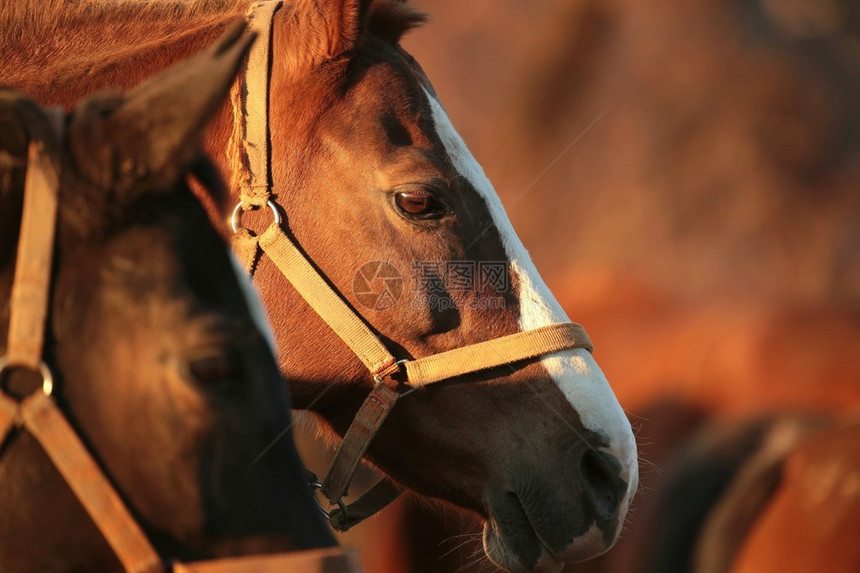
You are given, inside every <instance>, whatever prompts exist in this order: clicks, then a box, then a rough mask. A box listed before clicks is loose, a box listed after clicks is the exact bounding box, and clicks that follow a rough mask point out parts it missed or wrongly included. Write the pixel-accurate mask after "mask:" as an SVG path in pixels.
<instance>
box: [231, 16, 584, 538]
mask: <svg viewBox="0 0 860 573" xmlns="http://www.w3.org/2000/svg"><path fill="white" fill-rule="evenodd" d="M280 5H281V1H280V0H277V1H268V2H267V1H262V2H257V3H255V4H254V5H253V6H252V8H251V10H250V11H249V12H248V15H247V18H248V21H249V22H250V25H251V27H252V29H254V30H255V31H256V32H257V33H258V34H259V35H260V39H259V40H258V41H257V44H256V45H255V48H254V49H253V50H252V51H251V53H250V54H249V61H248V64H247V66H246V68H245V71H244V72H243V73H242V74H241V75H240V78H239V80H238V82H237V84H236V88H235V89H234V94H237V96H238V97H234V98H233V106H234V110H233V111H234V113H233V116H234V120H235V121H236V122H237V124H236V125H234V136H233V139H232V140H231V147H238V149H231V151H230V154H231V156H234V157H235V156H238V157H240V158H242V159H241V166H240V171H244V170H247V172H248V173H241V172H240V175H241V178H240V181H239V184H238V187H239V190H240V194H241V201H240V202H239V204H238V205H237V206H236V208H235V210H234V211H233V217H232V221H231V223H232V227H233V232H234V235H233V249H234V251H235V252H236V255H237V257H238V258H239V260H240V262H241V263H242V265H243V267H244V268H245V270H246V271H247V272H248V273H249V274H251V275H253V273H254V269H255V266H256V263H257V260H258V258H259V256H260V254H261V253H265V254H266V255H268V257H269V258H270V259H271V261H272V262H273V263H274V264H275V266H277V268H278V269H279V270H280V271H281V273H282V274H283V275H284V277H286V279H287V280H288V281H289V282H290V284H292V285H293V287H294V288H295V289H296V291H297V292H298V293H299V295H300V296H301V297H302V298H303V299H304V300H305V302H307V303H308V305H310V307H311V308H312V309H313V310H314V312H316V313H317V314H318V315H319V316H320V317H321V318H322V319H323V320H324V321H325V322H326V324H328V325H329V327H331V329H332V330H333V331H334V332H335V333H336V334H337V335H338V336H339V337H340V338H341V340H343V341H344V343H346V345H347V346H348V347H349V348H350V349H351V350H352V352H353V353H354V354H355V355H356V356H357V357H358V358H359V359H360V360H361V362H362V363H363V364H364V365H365V367H366V368H367V369H368V371H369V372H370V374H371V376H372V377H373V379H374V380H375V382H376V385H375V387H374V389H373V390H372V391H371V393H370V394H369V395H368V397H367V398H366V399H365V401H364V403H363V404H362V406H361V408H360V409H359V411H358V413H357V414H356V417H355V419H354V420H353V422H352V424H351V425H350V427H349V429H348V430H347V432H346V434H345V435H344V439H343V441H342V442H341V445H340V447H339V448H338V451H337V453H336V454H335V458H334V460H333V462H332V465H331V467H330V468H329V471H328V472H327V474H326V476H325V478H324V479H323V480H322V482H321V483H320V482H316V480H315V479H314V480H313V483H312V485H314V486H315V487H318V488H319V489H320V490H321V491H322V492H323V494H324V495H325V496H326V498H327V499H328V500H329V502H330V503H331V504H332V505H333V506H336V508H335V509H334V510H332V511H331V512H327V511H325V510H324V513H325V515H326V517H327V518H328V519H329V522H330V523H331V524H332V526H333V527H335V529H338V530H341V531H345V530H346V529H349V528H350V527H352V526H353V525H355V524H356V523H358V522H360V521H361V520H363V519H365V518H366V517H368V516H370V515H372V514H373V513H376V512H377V511H379V510H380V509H381V508H382V507H384V506H385V505H387V504H388V503H390V502H391V501H393V500H394V499H395V498H396V497H397V495H398V494H399V492H400V488H398V487H397V486H396V485H395V484H393V483H392V482H390V481H389V480H383V481H382V482H380V483H379V484H377V485H376V486H374V487H373V488H372V489H371V490H369V491H368V492H367V493H366V494H365V495H363V496H362V497H361V498H359V499H358V500H357V501H355V502H354V503H353V504H351V505H346V504H345V503H344V502H343V497H344V496H345V495H346V494H347V490H348V488H349V484H350V482H351V480H352V476H353V474H354V473H355V470H356V469H357V467H358V465H359V463H360V461H361V459H362V458H363V457H364V454H365V453H366V452H367V448H368V446H369V445H370V442H371V440H372V439H373V437H374V435H376V433H377V432H378V431H379V428H380V427H381V426H382V423H383V422H384V421H385V419H386V417H387V416H388V414H389V412H390V411H391V409H392V408H393V407H394V404H395V403H396V401H397V399H398V398H399V397H401V396H403V395H404V393H401V390H402V388H409V389H416V388H420V387H423V386H426V385H428V384H432V383H434V382H439V381H442V380H448V379H451V378H454V377H457V376H462V375H465V374H470V373H474V372H478V371H481V370H487V369H490V368H496V367H499V366H503V365H506V364H512V363H515V362H519V361H522V360H528V359H533V358H537V357H540V356H544V355H546V354H551V353H553V352H558V351H561V350H567V349H572V348H584V349H587V350H588V351H591V350H592V345H591V341H590V340H589V338H588V335H587V334H586V333H585V330H584V329H583V328H582V326H580V325H578V324H576V323H572V322H568V323H560V324H552V325H549V326H545V327H542V328H538V329H535V330H531V331H527V332H519V333H515V334H511V335H508V336H503V337H500V338H496V339H493V340H487V341H484V342H479V343H476V344H472V345H469V346H465V347H462V348H456V349H453V350H449V351H446V352H442V353H440V354H436V355H433V356H426V357H422V358H417V359H407V358H404V359H401V360H398V359H397V358H396V357H395V356H394V355H392V354H391V352H390V351H389V350H388V348H387V347H386V346H385V344H383V343H382V341H381V340H380V339H379V337H378V336H377V334H376V333H375V332H374V331H373V330H372V329H371V327H370V326H369V325H368V324H367V323H366V322H365V321H364V320H363V319H362V318H361V317H360V316H359V315H358V314H357V313H356V312H355V311H354V310H353V309H352V308H350V306H349V305H348V304H347V302H346V301H345V300H344V299H343V297H342V296H341V295H340V293H338V292H337V291H336V290H334V289H333V288H332V287H331V286H329V283H328V282H327V281H326V279H324V278H323V276H322V275H321V274H320V273H319V272H318V271H317V269H316V268H315V267H314V265H313V263H312V262H311V261H310V260H309V259H308V258H307V257H306V256H305V255H304V254H303V253H302V251H301V250H300V249H299V247H298V246H297V245H296V243H295V242H294V241H293V240H292V239H291V238H290V237H289V236H288V235H287V233H286V231H285V229H284V227H283V226H282V225H281V220H280V212H279V207H278V205H277V204H276V203H275V201H274V200H273V199H272V192H271V191H272V188H271V180H270V174H271V166H270V163H269V157H270V154H269V148H270V140H269V131H268V119H269V107H268V102H269V93H268V91H269V76H270V73H271V54H270V49H271V48H270V43H271V40H270V39H269V38H270V37H271V30H272V24H273V18H274V14H275V12H276V11H277V9H278V8H279V7H280ZM264 38H265V40H264ZM258 46H259V49H257V47H258ZM260 70H264V71H265V74H264V76H265V77H264V76H263V75H261V72H260ZM261 121H262V122H264V123H265V126H262V125H261V124H260V122H261ZM237 135H238V137H237ZM259 150H266V152H265V153H259ZM264 205H267V206H268V207H269V208H270V209H271V210H272V213H273V216H274V222H272V223H271V224H270V225H269V226H268V228H266V230H265V231H264V232H263V233H262V234H261V235H260V236H259V237H258V236H256V235H254V234H252V233H251V232H250V231H248V230H247V229H244V228H242V227H241V215H242V212H243V211H245V210H249V209H256V208H259V207H262V206H264Z"/></svg>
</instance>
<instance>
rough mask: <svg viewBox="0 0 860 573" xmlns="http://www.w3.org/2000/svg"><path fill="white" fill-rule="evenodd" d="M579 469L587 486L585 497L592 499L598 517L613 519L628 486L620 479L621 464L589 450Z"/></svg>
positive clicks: (611, 457) (603, 454)
mask: <svg viewBox="0 0 860 573" xmlns="http://www.w3.org/2000/svg"><path fill="white" fill-rule="evenodd" d="M579 469H580V472H581V475H582V478H583V482H584V484H585V489H584V492H585V495H586V496H587V498H589V499H590V501H591V503H592V506H593V508H594V511H595V513H596V514H597V515H596V517H598V518H601V519H609V518H611V517H613V516H614V515H615V513H616V511H618V505H619V504H620V503H621V499H622V498H623V497H624V493H625V491H626V486H627V484H625V483H624V481H623V480H622V479H621V478H620V477H619V474H620V473H621V462H619V461H618V459H617V458H616V457H615V456H613V455H610V454H607V453H605V452H599V451H597V450H587V451H586V452H585V453H584V454H583V455H582V459H581V460H580V462H579Z"/></svg>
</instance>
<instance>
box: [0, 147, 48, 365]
mask: <svg viewBox="0 0 860 573" xmlns="http://www.w3.org/2000/svg"><path fill="white" fill-rule="evenodd" d="M59 186H60V181H59V175H58V173H57V171H56V167H55V164H54V162H53V161H52V159H51V156H50V154H49V153H47V151H46V149H45V143H44V142H41V141H31V142H30V145H29V147H28V150H27V176H26V179H25V182H24V208H23V213H22V215H21V230H20V232H19V239H18V254H17V257H16V259H15V275H14V276H15V281H14V282H13V283H12V297H11V300H10V305H11V310H10V317H9V338H8V340H7V342H6V344H7V347H6V360H7V363H8V365H9V366H21V367H25V368H29V369H31V370H38V369H39V366H40V364H41V363H42V346H43V344H44V338H45V320H46V317H47V315H48V297H49V296H50V286H51V266H52V263H53V254H54V233H55V229H56V226H57V204H58V200H59V198H58V190H59Z"/></svg>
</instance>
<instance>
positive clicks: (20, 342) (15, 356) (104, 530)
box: [0, 110, 361, 573]
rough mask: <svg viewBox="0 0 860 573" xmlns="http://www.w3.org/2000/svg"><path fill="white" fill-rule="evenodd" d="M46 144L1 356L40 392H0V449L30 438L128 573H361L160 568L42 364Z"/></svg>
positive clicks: (263, 560) (53, 171)
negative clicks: (34, 375)
mask: <svg viewBox="0 0 860 573" xmlns="http://www.w3.org/2000/svg"><path fill="white" fill-rule="evenodd" d="M48 115H49V118H50V119H51V120H53V123H54V125H55V127H56V131H57V134H58V136H59V134H60V133H61V131H62V130H61V126H62V118H63V117H64V116H63V113H62V110H49V114H48ZM58 139H59V137H58ZM49 145H50V144H49V143H48V142H45V141H31V142H30V144H29V147H28V155H27V174H26V178H25V183H24V205H23V211H22V214H21V228H20V233H19V240H18V250H17V256H16V261H15V275H14V279H13V283H12V296H11V300H10V320H9V336H8V338H7V344H6V346H7V347H6V355H5V356H0V381H2V377H3V376H4V375H5V374H6V373H7V371H8V370H11V369H13V368H24V369H29V370H33V371H35V372H38V373H39V374H40V375H41V377H42V388H41V391H36V392H33V393H32V394H31V395H29V396H27V397H26V398H24V399H23V400H21V401H20V402H19V401H18V400H16V399H15V398H13V397H12V396H10V395H8V394H7V393H6V392H5V390H4V389H3V388H2V386H0V447H2V445H3V443H4V442H5V440H6V438H7V437H8V436H9V434H10V432H11V431H12V430H13V429H15V428H22V429H24V430H26V431H27V432H29V433H30V434H31V435H32V436H33V437H34V438H35V439H36V440H37V441H38V442H39V444H40V445H41V446H42V449H43V450H44V451H45V453H46V454H47V456H48V458H49V459H50V460H51V462H52V463H53V464H54V466H55V467H56V469H57V470H58V471H59V473H60V475H61V476H62V477H63V479H64V480H65V482H66V484H68V486H69V488H70V489H71V490H72V493H73V494H74V495H75V497H76V498H77V499H78V501H79V502H80V503H81V505H82V506H83V507H84V509H85V510H86V512H87V514H88V515H89V516H90V518H91V519H92V520H93V522H94V523H95V525H96V527H97V528H98V529H99V531H100V532H101V534H102V536H103V537H104V538H105V540H106V541H107V543H108V544H109V545H110V547H111V549H113V551H114V553H115V554H116V556H117V558H118V559H119V561H120V563H121V564H122V567H123V569H124V570H125V571H127V572H129V573H167V572H169V571H172V572H173V573H216V572H220V571H224V572H226V571H229V572H231V573H255V572H260V571H276V570H277V571H323V570H325V571H329V570H332V571H361V566H360V563H359V562H358V559H357V557H356V555H355V553H354V552H352V551H345V550H343V549H342V548H340V547H337V546H335V547H330V548H323V549H313V550H308V551H297V552H291V553H282V554H273V555H259V556H246V557H235V558H226V559H219V560H213V561H200V562H195V563H176V562H170V563H165V562H164V561H163V560H162V559H161V557H160V556H159V554H158V552H157V551H156V550H155V548H154V547H153V546H152V544H151V543H150V542H149V539H147V537H146V535H145V534H144V532H143V530H142V528H141V527H140V525H139V524H138V522H137V520H136V519H135V518H134V517H133V516H132V514H131V512H130V511H129V510H128V508H127V507H126V506H125V503H124V502H123V500H122V498H121V497H120V495H119V494H118V493H117V491H116V489H115V488H114V487H113V485H112V484H111V482H110V480H109V479H108V478H107V476H105V474H104V472H103V471H102V469H101V467H100V466H99V465H98V463H97V462H96V461H95V459H94V458H93V457H92V455H91V454H90V452H89V451H88V450H87V448H86V446H85V445H84V444H83V442H82V441H81V439H80V437H79V436H78V434H77V432H76V431H75V430H74V428H73V427H72V426H71V424H69V421H68V420H67V419H66V416H65V414H63V412H62V410H60V408H59V407H58V406H57V403H56V401H55V400H54V398H53V397H52V392H53V390H54V384H53V375H52V373H51V370H50V368H49V367H48V366H47V364H45V362H44V361H43V346H44V338H45V325H46V319H47V314H48V303H49V299H50V286H51V268H52V265H53V254H54V236H55V233H56V226H57V210H58V205H59V189H60V185H59V164H58V162H57V161H56V160H55V156H54V155H53V154H52V153H51V152H50V150H49Z"/></svg>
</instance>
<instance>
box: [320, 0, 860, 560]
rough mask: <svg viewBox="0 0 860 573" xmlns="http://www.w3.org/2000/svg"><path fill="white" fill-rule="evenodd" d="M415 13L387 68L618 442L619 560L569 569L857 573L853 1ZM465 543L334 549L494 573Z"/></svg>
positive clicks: (403, 541)
mask: <svg viewBox="0 0 860 573" xmlns="http://www.w3.org/2000/svg"><path fill="white" fill-rule="evenodd" d="M412 1H413V3H414V4H415V5H417V6H418V7H420V8H422V9H424V10H425V11H427V12H428V13H429V14H430V17H431V22H430V23H429V24H428V25H427V26H425V27H424V28H423V29H420V30H418V31H415V32H413V33H412V34H410V35H409V36H408V37H407V38H406V39H405V41H404V45H405V47H406V48H407V50H409V51H410V52H411V53H412V54H413V55H414V56H415V57H416V59H417V60H418V61H419V62H420V63H421V65H422V66H423V67H424V70H425V71H426V73H427V75H428V77H429V78H430V79H431V81H432V82H433V84H434V86H435V87H436V90H437V92H438V94H439V96H440V98H441V100H442V103H443V104H444V105H445V106H446V108H447V110H448V113H449V115H450V117H451V119H452V122H453V123H454V125H455V126H456V127H457V128H458V130H459V132H460V134H461V135H462V136H463V138H464V139H465V141H466V143H467V144H468V145H469V147H470V149H471V150H472V152H473V154H474V155H475V157H476V158H477V159H478V161H479V162H480V163H481V164H482V165H483V167H484V169H485V171H486V172H487V174H488V175H489V177H490V179H491V181H493V183H494V184H495V187H496V190H497V191H498V192H499V194H500V196H501V198H502V201H503V203H504V204H505V206H506V208H507V210H508V213H509V215H510V218H511V219H512V221H513V224H514V227H515V228H516V229H517V231H518V233H519V235H520V237H521V239H522V240H523V243H524V244H525V245H526V247H527V248H528V249H529V250H530V251H531V254H532V257H533V258H534V260H535V263H536V265H537V267H538V269H539V270H540V271H541V273H542V274H543V276H544V278H545V279H546V281H547V283H548V284H549V286H550V288H551V290H552V291H553V292H554V293H555V295H556V296H557V298H558V299H559V300H560V302H562V305H563V306H564V307H565V308H566V310H567V312H568V314H569V315H570V317H571V318H572V319H573V320H575V321H577V322H581V323H583V324H584V325H585V326H586V327H587V329H588V331H589V333H590V335H591V337H592V339H593V340H594V342H595V346H596V350H595V356H596V358H597V360H598V363H599V364H600V365H601V367H602V368H603V369H604V371H605V373H606V374H607V377H608V378H609V380H610V382H611V383H612V385H613V388H614V389H615V390H616V393H617V395H618V398H619V400H620V402H621V404H622V406H624V408H625V409H626V410H627V412H628V413H629V415H630V418H631V421H632V422H633V425H634V427H635V428H636V430H637V433H638V440H639V445H640V449H641V452H642V460H643V461H642V464H643V465H642V482H643V487H642V490H641V491H640V496H639V498H638V499H637V501H636V502H635V504H634V511H633V512H632V514H631V517H630V520H629V524H628V527H627V531H626V533H625V535H624V537H623V539H622V541H621V542H620V543H619V545H618V546H617V548H616V549H614V550H612V551H611V552H610V553H609V554H608V555H607V556H606V557H605V558H602V559H599V560H598V561H596V562H593V563H589V564H585V565H582V566H569V567H568V568H567V569H566V571H568V570H569V571H631V572H633V571H668V572H675V571H693V570H695V571H729V570H733V571H760V572H765V571H771V570H772V571H780V572H783V573H784V572H787V571H810V570H812V569H810V567H816V568H818V569H821V568H822V567H824V568H825V569H824V570H829V571H846V572H848V571H854V572H856V571H860V549H858V548H857V547H856V545H858V544H857V543H856V540H857V539H860V521H858V519H860V518H858V515H860V448H858V447H857V444H858V443H860V431H858V426H857V425H856V421H857V419H858V416H860V3H858V2H857V1H856V0H651V1H650V2H641V1H635V0H530V1H529V2H524V1H522V0H471V1H470V2H460V1H455V0H412ZM815 440H818V441H817V442H816V441H815ZM810 444H812V445H810ZM832 444H841V445H840V446H839V447H826V446H828V445H832ZM804 448H805V449H804ZM852 448H853V449H852ZM798 451H799V452H800V453H797V452H798ZM798 460H799V461H798ZM309 461H310V463H311V464H312V465H314V466H315V467H317V468H321V467H322V466H321V465H316V464H315V463H314V462H313V461H311V460H309ZM828 464H829V465H828ZM750 465H752V466H753V469H748V468H749V467H750ZM822 467H829V468H830V470H829V472H830V473H824V474H822V473H821V472H820V471H819V473H815V471H817V470H815V468H819V469H820V468H822ZM755 468H758V470H755ZM762 468H763V469H762ZM810 468H811V469H810ZM834 468H835V469H834ZM756 471H758V473H756ZM744 472H746V474H748V475H747V478H746V482H744V481H743V479H740V478H739V477H738V476H739V475H741V474H744ZM810 472H812V473H810ZM750 476H752V477H750ZM753 478H755V479H753ZM739 481H740V482H742V483H739ZM751 483H752V485H750V484H751ZM797 484H800V485H797ZM795 485H797V487H794V486H795ZM752 486H758V489H755V488H754V487H752ZM745 487H746V489H744V488H745ZM751 487H752V489H750V488H751ZM792 488H793V489H792ZM810 492H812V493H814V494H815V495H811V493H810ZM729 494H733V495H734V496H735V499H734V501H733V503H734V507H735V510H734V512H735V514H736V513H737V507H738V506H741V507H747V509H748V511H747V512H746V513H748V514H750V515H747V516H746V517H745V518H743V519H741V520H740V521H739V522H738V521H737V520H735V521H732V518H733V517H737V516H735V515H734V514H732V509H731V507H732V506H731V504H729V509H725V507H726V506H725V504H726V503H728V502H727V501H726V498H728V497H731V496H730V495H729ZM792 496H795V497H792ZM798 496H800V497H798ZM804 496H806V497H810V496H811V497H810V499H806V498H805V497H804ZM834 496H835V497H834ZM738 500H740V501H738ZM728 501H729V502H731V501H732V500H728ZM816 503H817V504H818V505H816ZM720 508H723V509H720ZM822 508H824V509H822ZM717 509H720V511H722V513H721V514H720V515H718V516H716V517H715V516H714V514H715V513H719V512H718V511H716V510H717ZM753 509H754V510H755V511H753ZM781 511H782V512H783V513H780V512H781ZM804 512H806V513H804ZM822 512H824V513H822ZM827 512H829V513H827ZM822 515H823V516H824V517H822ZM676 518H683V519H682V520H681V522H680V523H678V519H676ZM825 518H826V519H825ZM720 520H722V521H720ZM787 522H793V523H795V524H798V523H802V524H803V527H795V528H794V532H793V533H787V532H786V531H780V530H778V528H779V524H780V523H783V524H784V523H787ZM822 523H824V524H825V525H826V527H825V525H821V524H822ZM819 526H821V527H819ZM816 527H818V529H821V528H822V527H823V528H824V529H823V530H822V531H819V532H816V531H817V530H816ZM476 531H478V529H476V528H475V524H474V521H473V519H472V518H471V517H470V516H467V515H460V514H459V513H457V512H456V511H455V510H452V509H450V508H447V509H433V508H429V507H427V504H426V503H424V504H422V503H417V502H414V501H409V500H406V501H401V502H398V504H397V505H396V506H395V507H393V508H390V509H389V510H387V511H386V512H385V513H383V515H382V516H380V517H378V518H376V519H374V520H372V521H371V522H370V523H368V524H366V525H361V526H359V527H358V528H357V529H356V531H355V532H351V533H349V534H348V535H347V536H345V537H344V538H343V541H344V543H346V544H348V545H353V546H358V547H359V548H360V549H361V551H362V557H363V559H364V563H365V567H366V568H367V570H368V571H369V572H371V573H376V572H387V571H392V572H404V571H415V572H424V571H427V572H436V571H439V572H448V571H451V572H453V571H467V572H473V571H493V570H494V569H493V567H492V566H491V564H489V563H487V562H486V561H485V560H483V559H481V553H482V552H481V550H480V537H479V536H478V537H476V536H475V535H474V533H475V532H476ZM720 531H722V536H720V535H718V534H717V533H714V532H718V533H719V532H720ZM799 531H802V532H803V533H798V532H799ZM815 535H818V536H819V537H815ZM792 536H793V537H792ZM786 544H788V545H786ZM792 544H794V545H792ZM798 544H799V545H798ZM786 546H787V547H792V548H796V547H804V548H805V550H806V552H807V553H809V555H808V556H807V557H808V560H807V561H804V559H805V558H804V557H803V555H801V554H799V553H798V551H796V550H793V551H791V552H786V551H785V550H784V549H783V550H777V549H776V548H778V547H786ZM801 553H802V551H801ZM703 556H704V557H703ZM824 559H831V560H833V561H832V562H825V561H823V560H824Z"/></svg>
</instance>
